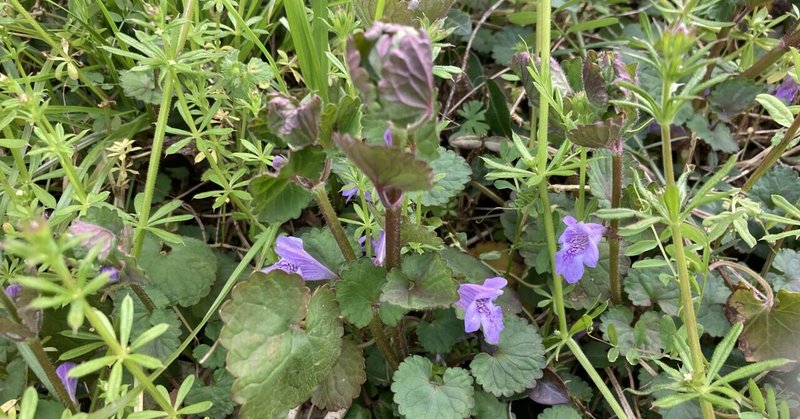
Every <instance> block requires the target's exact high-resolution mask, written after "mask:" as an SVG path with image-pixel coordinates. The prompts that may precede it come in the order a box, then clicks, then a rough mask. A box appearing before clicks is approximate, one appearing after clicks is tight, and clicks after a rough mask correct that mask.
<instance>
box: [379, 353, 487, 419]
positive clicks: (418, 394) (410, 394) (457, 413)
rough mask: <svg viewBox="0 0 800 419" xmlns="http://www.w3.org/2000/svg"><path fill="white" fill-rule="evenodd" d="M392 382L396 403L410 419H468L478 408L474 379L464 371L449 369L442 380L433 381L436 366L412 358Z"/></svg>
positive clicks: (405, 363)
mask: <svg viewBox="0 0 800 419" xmlns="http://www.w3.org/2000/svg"><path fill="white" fill-rule="evenodd" d="M392 379H393V381H394V382H393V383H392V392H393V393H394V402H395V403H397V407H398V410H399V411H400V414H401V415H403V416H405V417H407V418H409V419H411V418H413V419H451V418H452V419H458V418H466V417H468V416H469V414H470V410H471V409H472V406H473V405H474V404H475V401H474V399H473V397H472V395H473V393H474V389H473V388H472V377H470V375H469V373H468V372H467V371H466V370H465V369H463V368H447V369H445V370H444V374H443V375H442V377H441V379H440V380H434V372H433V363H431V361H430V360H428V359H427V358H423V357H421V356H418V355H412V356H410V357H408V358H406V359H405V360H404V361H403V362H402V363H401V364H400V367H399V368H397V371H395V373H394V376H393V377H392Z"/></svg>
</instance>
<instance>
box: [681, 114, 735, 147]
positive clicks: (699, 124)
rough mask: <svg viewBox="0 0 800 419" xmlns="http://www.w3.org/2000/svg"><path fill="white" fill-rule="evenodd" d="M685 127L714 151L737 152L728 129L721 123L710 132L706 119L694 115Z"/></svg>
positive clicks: (700, 115) (699, 115)
mask: <svg viewBox="0 0 800 419" xmlns="http://www.w3.org/2000/svg"><path fill="white" fill-rule="evenodd" d="M686 127H687V128H689V129H690V130H692V132H694V133H695V134H696V135H697V136H698V137H699V138H700V139H701V140H703V142H705V143H706V144H708V145H709V146H711V148H712V149H714V150H717V151H722V152H725V153H735V152H736V151H738V150H739V145H738V144H736V140H735V139H734V138H733V135H732V134H731V131H730V129H728V127H726V126H725V124H723V123H718V124H717V125H716V126H714V129H713V130H712V129H711V127H710V126H709V124H708V118H706V117H705V116H703V115H702V114H695V115H694V116H693V117H692V119H690V120H689V121H688V122H687V123H686Z"/></svg>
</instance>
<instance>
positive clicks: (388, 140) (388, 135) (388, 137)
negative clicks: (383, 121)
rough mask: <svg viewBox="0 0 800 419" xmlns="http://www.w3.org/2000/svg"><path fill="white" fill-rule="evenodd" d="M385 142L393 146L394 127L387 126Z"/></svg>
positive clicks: (384, 136) (384, 135) (384, 134)
mask: <svg viewBox="0 0 800 419" xmlns="http://www.w3.org/2000/svg"><path fill="white" fill-rule="evenodd" d="M383 142H385V143H386V145H387V146H388V147H391V146H392V129H391V128H386V131H384V132H383Z"/></svg>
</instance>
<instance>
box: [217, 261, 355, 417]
mask: <svg viewBox="0 0 800 419" xmlns="http://www.w3.org/2000/svg"><path fill="white" fill-rule="evenodd" d="M306 307H307V308H306ZM220 317H221V318H222V321H223V322H224V323H225V326H224V327H223V329H222V332H221V333H220V337H219V340H220V343H222V345H223V346H224V347H225V348H226V349H228V358H227V367H228V371H230V372H231V373H232V374H233V375H234V377H235V378H236V380H235V381H234V384H233V389H232V391H233V398H234V400H235V401H236V402H237V403H239V404H241V405H242V408H241V411H240V415H241V417H244V418H263V417H274V416H278V415H281V414H285V413H286V412H287V411H288V410H289V409H291V408H293V407H295V406H297V405H298V404H300V403H302V402H304V401H305V400H307V399H308V398H309V397H310V396H311V394H312V392H313V391H314V388H316V386H317V385H318V384H319V383H320V382H322V380H323V379H324V378H325V377H326V376H327V375H328V374H329V373H330V371H331V368H332V367H333V365H334V364H335V363H336V360H337V359H338V358H339V354H340V353H341V345H342V340H341V336H342V333H343V328H342V323H341V320H339V308H338V305H337V304H336V300H335V298H334V295H333V292H331V290H330V289H329V288H328V287H327V286H322V287H320V288H317V290H316V291H315V292H314V294H313V295H311V296H309V290H308V288H306V287H305V283H304V281H303V279H302V278H301V277H300V276H298V275H294V274H287V273H285V272H283V271H280V270H274V271H272V272H270V273H269V274H268V275H264V274H262V273H260V272H256V273H255V274H253V275H252V276H251V279H249V280H247V281H244V282H241V283H239V284H237V285H236V287H235V288H234V289H233V292H232V294H231V299H230V300H228V301H227V302H226V303H225V304H224V305H223V306H222V308H221V309H220Z"/></svg>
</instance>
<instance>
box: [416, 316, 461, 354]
mask: <svg viewBox="0 0 800 419" xmlns="http://www.w3.org/2000/svg"><path fill="white" fill-rule="evenodd" d="M416 331H417V337H418V338H419V342H420V343H421V344H422V347H423V348H425V350H426V351H428V352H431V353H448V352H450V349H452V348H453V345H455V343H456V341H457V340H458V338H460V337H462V336H464V322H463V321H462V320H459V319H458V318H456V315H455V313H454V312H453V310H452V309H442V310H436V311H434V312H433V319H432V320H431V321H427V320H423V321H421V322H420V323H419V324H418V325H417V330H416Z"/></svg>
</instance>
